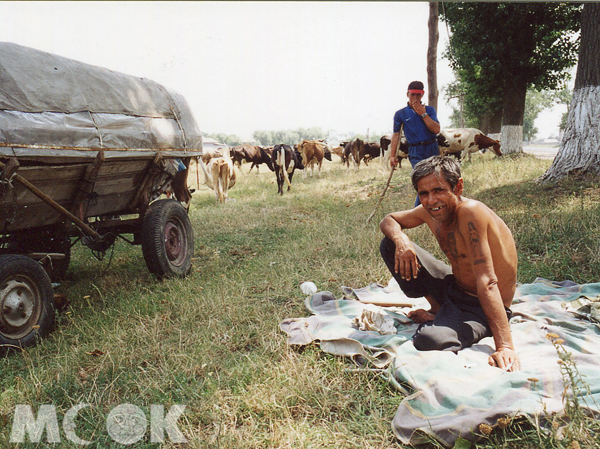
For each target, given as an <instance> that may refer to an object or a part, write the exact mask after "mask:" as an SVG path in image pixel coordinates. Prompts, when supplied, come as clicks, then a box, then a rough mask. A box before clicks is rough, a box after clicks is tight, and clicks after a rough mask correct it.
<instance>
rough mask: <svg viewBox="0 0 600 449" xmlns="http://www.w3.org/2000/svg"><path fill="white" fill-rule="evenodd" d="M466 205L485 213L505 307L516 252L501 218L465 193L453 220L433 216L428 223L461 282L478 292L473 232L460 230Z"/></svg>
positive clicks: (514, 275) (513, 276)
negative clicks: (472, 254) (470, 241)
mask: <svg viewBox="0 0 600 449" xmlns="http://www.w3.org/2000/svg"><path fill="white" fill-rule="evenodd" d="M465 206H468V207H476V208H477V213H478V214H485V216H486V222H487V240H488V243H489V246H490V250H491V254H492V260H493V264H494V273H495V274H496V277H497V279H498V289H499V290H500V294H501V296H502V302H503V303H504V305H505V306H506V307H510V305H511V303H512V299H513V295H514V293H515V288H516V282H517V253H516V249H515V243H514V239H513V237H512V233H511V232H510V229H508V227H507V226H506V224H505V223H504V222H503V221H502V219H500V217H498V216H497V215H496V214H495V213H494V212H493V211H492V210H491V209H490V208H488V207H487V206H486V205H485V204H483V203H481V202H479V201H476V200H471V199H468V198H464V197H463V198H462V203H461V204H460V205H459V206H458V207H457V210H456V212H457V213H456V218H455V220H453V221H452V223H450V224H448V223H444V224H441V223H439V222H436V221H434V220H430V221H428V223H427V224H428V225H429V227H430V229H431V231H432V232H433V234H434V235H435V237H436V239H437V241H438V243H439V245H440V248H441V249H442V251H443V252H444V254H446V257H447V258H448V260H449V262H450V265H451V267H452V273H453V274H454V276H455V278H456V281H457V283H458V285H459V286H460V287H461V288H462V289H463V290H465V291H466V292H467V293H469V294H471V295H473V296H477V287H476V278H475V276H474V274H473V269H472V261H471V260H470V259H469V256H468V252H467V239H470V238H472V236H471V237H470V236H468V235H462V234H461V232H460V230H459V221H460V220H461V209H462V208H463V207H465ZM469 229H471V228H469Z"/></svg>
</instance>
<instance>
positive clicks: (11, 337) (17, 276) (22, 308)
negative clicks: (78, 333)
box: [0, 254, 55, 353]
mask: <svg viewBox="0 0 600 449" xmlns="http://www.w3.org/2000/svg"><path fill="white" fill-rule="evenodd" d="M53 298H54V294H53V291H52V285H51V284H50V278H49V277H48V275H47V274H46V272H45V271H44V269H43V268H42V266H41V265H40V264H39V263H37V262H36V261H35V260H33V259H31V258H30V257H27V256H23V255H19V254H6V255H2V256H0V353H5V352H7V351H8V350H10V349H12V348H24V347H28V346H33V345H35V344H36V343H37V340H38V338H40V337H45V336H46V335H48V334H49V333H50V332H52V330H53V329H54V324H55V323H54V306H53Z"/></svg>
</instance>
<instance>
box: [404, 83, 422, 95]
mask: <svg viewBox="0 0 600 449" xmlns="http://www.w3.org/2000/svg"><path fill="white" fill-rule="evenodd" d="M424 89H425V87H424V86H423V83H422V82H421V81H412V82H411V83H410V84H409V85H408V92H411V93H415V94H424V93H425V90H424Z"/></svg>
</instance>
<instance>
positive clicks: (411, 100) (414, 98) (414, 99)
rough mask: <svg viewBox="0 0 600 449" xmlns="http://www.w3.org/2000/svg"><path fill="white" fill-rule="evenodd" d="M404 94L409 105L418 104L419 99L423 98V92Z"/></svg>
mask: <svg viewBox="0 0 600 449" xmlns="http://www.w3.org/2000/svg"><path fill="white" fill-rule="evenodd" d="M406 96H407V97H408V104H410V105H411V106H413V105H415V104H420V103H421V99H422V98H423V94H415V93H413V92H407V94H406Z"/></svg>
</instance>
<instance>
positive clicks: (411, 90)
mask: <svg viewBox="0 0 600 449" xmlns="http://www.w3.org/2000/svg"><path fill="white" fill-rule="evenodd" d="M408 92H409V93H411V94H424V93H425V91H424V90H421V89H408Z"/></svg>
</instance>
